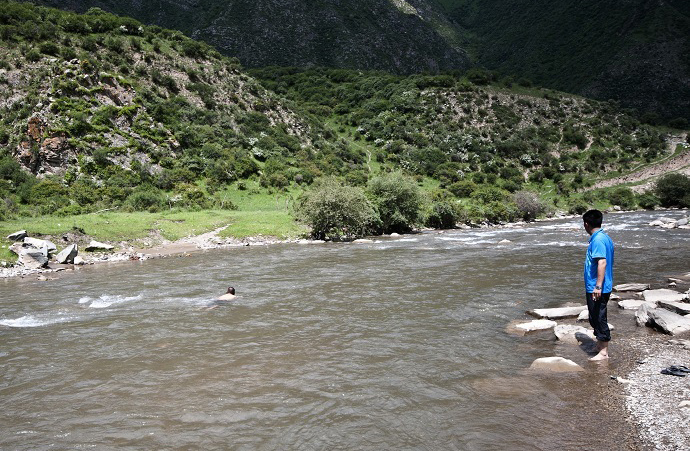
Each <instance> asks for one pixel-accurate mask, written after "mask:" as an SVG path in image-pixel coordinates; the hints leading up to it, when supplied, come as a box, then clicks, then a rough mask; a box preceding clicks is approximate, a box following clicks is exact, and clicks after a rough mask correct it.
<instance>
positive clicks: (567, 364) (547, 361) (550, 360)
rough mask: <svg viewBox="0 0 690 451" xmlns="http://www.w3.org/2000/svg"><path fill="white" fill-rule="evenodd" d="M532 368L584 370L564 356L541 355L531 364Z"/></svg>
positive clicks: (567, 370)
mask: <svg viewBox="0 0 690 451" xmlns="http://www.w3.org/2000/svg"><path fill="white" fill-rule="evenodd" d="M530 369H533V370H543V371H553V372H556V373H565V372H575V371H584V370H585V369H584V368H582V367H581V366H580V365H578V364H577V363H575V362H573V361H572V360H568V359H564V358H563V357H541V358H539V359H537V360H535V361H534V362H532V365H530Z"/></svg>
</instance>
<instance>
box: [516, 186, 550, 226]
mask: <svg viewBox="0 0 690 451" xmlns="http://www.w3.org/2000/svg"><path fill="white" fill-rule="evenodd" d="M513 202H514V203H515V205H516V206H517V209H518V211H519V213H520V215H521V216H522V219H523V220H525V221H533V220H535V219H537V217H539V215H541V214H543V213H544V212H545V211H546V206H545V205H544V204H543V203H542V201H541V200H539V195H538V194H537V193H534V192H531V191H518V192H516V193H515V194H513Z"/></svg>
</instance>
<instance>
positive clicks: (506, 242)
mask: <svg viewBox="0 0 690 451" xmlns="http://www.w3.org/2000/svg"><path fill="white" fill-rule="evenodd" d="M510 243H512V241H510V240H501V241H499V242H498V244H510Z"/></svg>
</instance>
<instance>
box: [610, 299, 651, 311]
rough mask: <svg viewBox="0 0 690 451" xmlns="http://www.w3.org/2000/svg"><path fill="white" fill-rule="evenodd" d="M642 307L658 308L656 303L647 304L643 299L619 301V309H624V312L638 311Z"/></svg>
mask: <svg viewBox="0 0 690 451" xmlns="http://www.w3.org/2000/svg"><path fill="white" fill-rule="evenodd" d="M642 305H646V306H648V307H649V308H656V302H647V301H643V300H642V299H624V300H622V301H618V308H622V309H623V310H637V309H639V308H640V306H642Z"/></svg>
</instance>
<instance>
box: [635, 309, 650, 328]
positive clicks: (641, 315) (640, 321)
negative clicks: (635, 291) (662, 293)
mask: <svg viewBox="0 0 690 451" xmlns="http://www.w3.org/2000/svg"><path fill="white" fill-rule="evenodd" d="M649 309H650V307H649V304H642V305H640V306H639V307H638V309H637V311H635V322H636V323H637V325H638V326H646V325H647V323H648V322H649Z"/></svg>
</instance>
